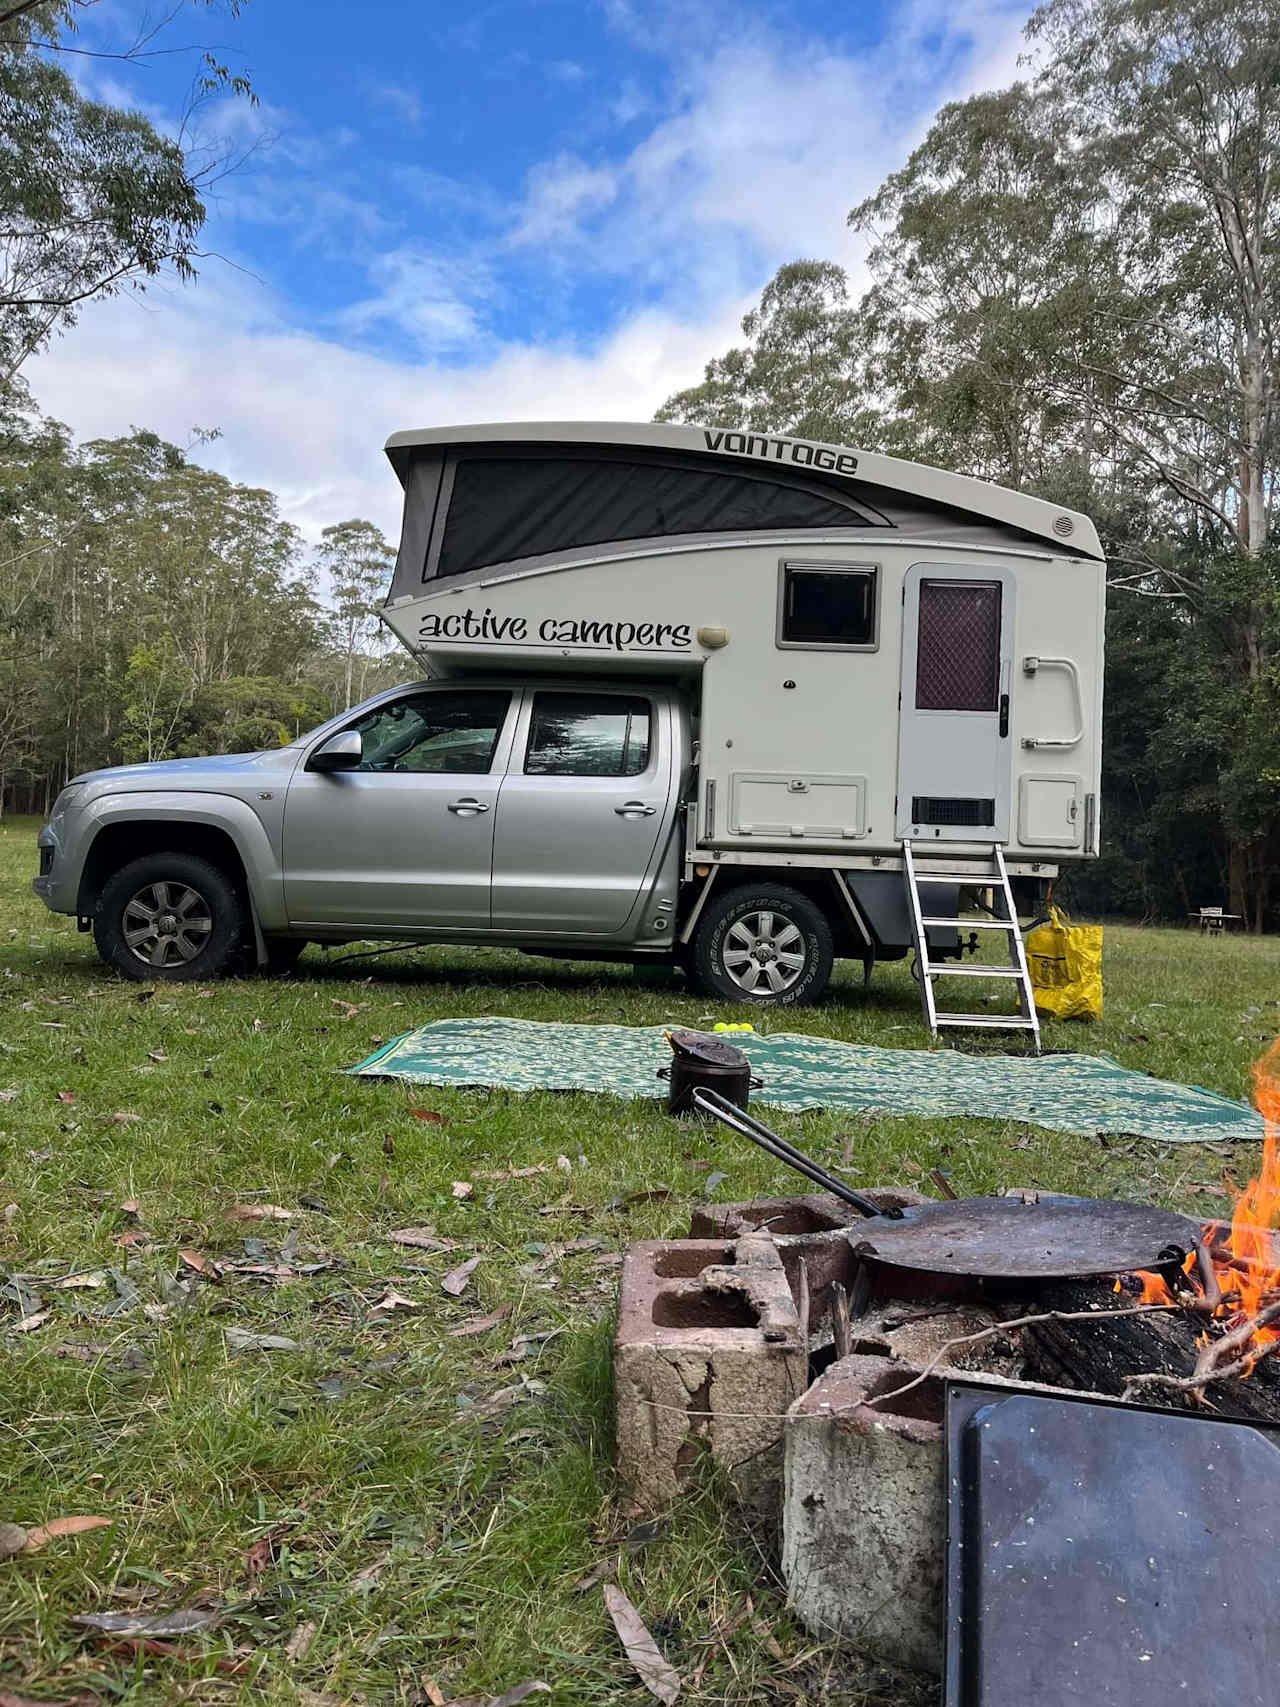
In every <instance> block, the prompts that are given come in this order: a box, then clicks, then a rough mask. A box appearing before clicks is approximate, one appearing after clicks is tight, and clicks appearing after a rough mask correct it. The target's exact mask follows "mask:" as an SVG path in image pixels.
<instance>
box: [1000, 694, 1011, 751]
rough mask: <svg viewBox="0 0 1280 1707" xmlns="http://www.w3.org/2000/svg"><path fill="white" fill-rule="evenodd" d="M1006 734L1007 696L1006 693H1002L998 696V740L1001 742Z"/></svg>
mask: <svg viewBox="0 0 1280 1707" xmlns="http://www.w3.org/2000/svg"><path fill="white" fill-rule="evenodd" d="M1008 733H1009V696H1008V694H1007V693H1002V694H1001V695H1000V739H1001V740H1002V741H1003V740H1004V738H1005V736H1006V735H1007V734H1008Z"/></svg>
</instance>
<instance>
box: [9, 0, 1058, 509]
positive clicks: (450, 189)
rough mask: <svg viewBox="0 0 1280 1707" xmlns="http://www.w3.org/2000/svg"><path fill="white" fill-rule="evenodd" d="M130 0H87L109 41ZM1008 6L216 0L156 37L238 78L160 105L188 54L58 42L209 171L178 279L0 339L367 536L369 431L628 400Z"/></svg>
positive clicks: (951, 91) (740, 297)
mask: <svg viewBox="0 0 1280 1707" xmlns="http://www.w3.org/2000/svg"><path fill="white" fill-rule="evenodd" d="M144 3H145V0H101V4H100V6H99V8H98V9H97V10H96V11H94V12H92V13H91V14H90V15H89V23H88V25H87V27H86V30H85V33H84V36H83V38H82V42H81V45H82V46H85V47H94V46H98V45H105V44H107V43H110V44H112V45H118V44H119V42H120V41H121V39H122V38H123V37H126V36H127V35H128V33H129V31H130V29H131V28H132V27H133V26H134V23H135V21H136V20H137V19H138V17H139V16H140V15H141V14H142V12H143V6H144ZM1026 12H1027V6H1026V5H1025V4H1023V3H1018V4H1010V3H1008V0H968V3H967V4H966V5H965V6H964V7H963V8H962V7H958V6H955V5H954V4H950V3H947V0H868V3H866V4H858V3H856V0H852V3H851V0H845V3H844V4H840V3H839V0H827V3H826V4H821V3H819V0H789V3H788V4H786V5H785V6H784V5H782V4H775V3H774V0H736V3H735V0H682V3H681V4H672V3H670V0H475V3H472V4H464V5H447V4H442V3H441V0H416V3H415V0H361V4H359V5H358V6H353V5H352V4H351V3H350V0H249V3H248V4H247V5H246V6H245V7H244V9H243V11H242V12H241V14H240V16H239V18H237V19H232V18H230V17H228V16H227V15H225V14H223V13H219V12H217V11H214V12H209V11H206V10H205V9H203V8H201V7H196V6H192V7H191V8H190V9H189V10H188V11H186V12H183V13H180V14H179V16H178V17H177V19H176V20H175V21H174V22H173V23H172V24H171V25H170V26H169V28H168V31H167V33H166V34H165V35H164V36H163V38H162V43H163V45H164V46H166V47H174V46H181V45H183V44H184V43H201V44H206V45H209V46H212V47H214V48H216V49H217V51H218V53H219V55H220V57H222V58H223V59H225V60H226V62H227V63H228V64H230V65H231V66H232V67H233V68H234V69H237V70H239V69H244V70H247V71H248V72H249V74H250V75H251V77H252V80H253V83H254V86H255V88H256V90H257V91H258V94H259V96H260V102H261V104H260V105H259V106H258V107H257V108H251V107H250V106H248V105H247V104H246V103H244V102H236V101H231V100H226V99H215V100H211V101H207V102H204V103H202V104H201V105H199V106H198V107H197V109H196V110H195V111H194V112H193V113H187V114H186V116H185V119H184V113H186V108H187V105H188V101H189V95H190V89H191V80H192V74H193V69H194V61H193V59H192V57H191V56H190V55H183V54H178V53H172V54H171V53H166V54H164V55H163V56H160V57H157V58H151V59H148V60H146V61H144V62H143V63H142V64H140V65H138V66H136V67H135V66H127V65H126V66H122V65H121V64H120V63H119V62H118V61H112V60H106V59H93V58H87V57H78V58H77V59H76V60H75V61H74V62H68V63H69V64H70V65H71V69H72V70H73V71H74V73H75V75H77V76H78V77H79V78H80V79H81V80H82V82H83V83H84V85H85V87H86V88H88V89H90V90H92V91H93V92H94V93H97V94H100V95H101V96H102V97H103V98H106V99H111V100H113V101H117V102H127V103H128V104H131V105H137V106H139V107H141V108H142V110H143V111H145V112H146V113H147V114H148V116H149V117H151V118H152V119H153V121H154V122H155V123H157V124H159V125H162V126H164V127H166V128H168V129H169V130H171V131H176V130H177V129H178V128H179V127H180V126H183V125H184V124H185V133H186V134H187V135H188V136H189V137H191V138H192V139H194V140H195V141H196V143H197V145H198V147H199V148H200V150H201V151H202V157H203V158H205V159H206V160H207V161H209V162H210V163H211V164H215V163H221V164H224V165H226V166H229V167H230V168H231V169H230V170H228V171H226V172H225V174H223V175H219V176H218V180H217V182H216V184H215V185H214V186H213V187H212V189H211V192H210V195H209V198H208V205H209V210H210V218H209V223H208V226H207V228H206V232H205V237H204V240H205V242H206V244H207V246H208V248H209V250H210V251H211V253H210V256H209V258H208V259H206V260H205V261H204V262H203V263H202V265H201V269H200V280H199V283H198V284H197V285H196V286H194V287H191V288H182V287H179V286H177V285H176V284H174V283H172V282H166V283H162V284H160V285H159V286H157V287H154V288H152V289H151V290H149V291H148V293H147V295H146V296H145V297H144V298H142V299H141V300H138V299H134V298H121V299H117V300H115V301H112V302H109V303H106V304H102V305H97V306H94V307H91V308H90V309H88V310H87V311H86V312H85V314H84V315H83V317H82V320H81V323H80V325H79V326H78V327H77V328H76V329H75V330H74V331H73V332H72V333H70V334H69V335H68V336H67V337H65V338H63V339H61V340H59V342H58V343H57V344H56V345H55V346H54V347H53V348H52V349H51V350H50V351H49V352H47V353H46V354H44V355H42V356H41V357H39V358H38V359H37V360H36V361H34V362H33V363H31V364H29V368H28V378H29V379H30V381H31V383H32V385H33V388H34V390H35V391H36V394H37V397H38V399H39V401H40V402H41V403H42V404H43V405H44V407H46V408H47V409H48V410H49V411H50V412H52V413H54V414H57V415H59V416H60V417H61V418H63V419H65V420H67V421H69V422H70V423H71V425H72V426H73V428H75V429H76V430H77V431H78V432H81V433H84V434H102V433H114V432H121V431H125V430H127V429H128V427H129V426H130V425H131V424H137V425H146V426H149V427H153V428H155V429H156V430H158V431H160V432H163V433H165V434H167V435H168V436H170V437H172V438H174V439H176V440H178V441H179V442H185V440H186V438H187V435H188V433H189V431H190V429H191V428H192V427H193V426H201V427H213V426H216V427H218V428H220V429H221V432H222V437H221V439H220V440H219V441H218V443H217V444H216V445H215V446H213V447H211V449H210V450H209V451H208V452H207V457H206V459H207V460H208V461H210V462H212V463H214V464H215V465H216V466H219V467H221V468H223V469H224V470H225V471H226V472H227V473H228V474H231V475H233V476H234V477H235V478H237V479H241V480H246V481H250V482H252V483H254V484H261V485H266V486H269V487H271V488H272V489H273V490H275V491H276V492H278V493H279V494H280V497H281V502H282V506H283V508H284V511H285V513H286V514H287V515H288V516H289V517H290V519H291V520H294V521H296V522H297V523H298V525H299V526H300V527H302V528H303V529H304V531H305V532H306V533H308V534H309V535H314V534H315V533H316V532H317V531H318V529H319V528H320V527H323V526H325V525H326V524H327V523H329V522H333V521H338V520H341V519H343V518H344V517H346V516H349V515H352V514H362V515H368V516H371V517H372V518H373V519H374V520H376V521H378V522H379V523H380V524H381V525H382V526H384V527H385V528H386V529H387V531H388V532H389V533H394V529H395V526H396V517H397V503H396V500H397V495H398V489H397V487H396V485H395V482H394V479H393V477H392V476H391V475H390V473H389V470H388V468H387V465H386V463H385V461H384V460H383V458H382V455H381V444H382V441H383V440H384V439H385V437H386V435H387V434H388V433H389V432H392V431H394V430H396V429H397V428H401V427H406V426H416V425H429V424H430V425H434V424H440V423H446V422H449V421H464V420H486V419H504V418H523V419H532V418H553V419H557V418H565V417H580V418H596V419H646V418H648V417H649V416H650V415H651V414H652V412H653V410H654V409H655V408H656V407H657V406H658V404H659V403H660V402H661V401H662V399H663V398H664V397H665V396H666V395H667V394H668V393H669V392H670V391H672V390H674V389H676V388H677V387H679V386H681V385H685V384H689V383H693V382H694V381H696V380H697V379H698V377H699V376H700V373H701V368H702V364H703V363H704V362H705V360H706V359H707V358H708V357H709V356H711V355H712V354H714V353H716V352H717V351H718V350H720V349H722V348H723V347H724V346H725V345H726V344H727V343H728V342H729V341H731V340H732V338H733V337H734V335H735V333H736V330H737V323H738V321H739V320H740V318H741V315H742V313H743V312H744V311H745V309H746V308H747V307H748V306H750V303H751V301H752V299H753V298H754V297H755V296H756V295H757V294H758V292H759V290H760V288H761V287H762V286H763V285H764V284H765V283H766V282H767V280H768V279H769V277H770V276H771V274H772V273H773V271H774V270H775V268H776V267H777V266H778V265H779V264H780V263H781V262H783V261H785V260H788V259H792V258H794V257H795V256H797V255H812V256H823V257H830V258H834V259H838V260H841V261H843V262H845V263H846V264H847V265H848V266H849V267H850V268H851V270H852V271H853V273H854V274H855V277H856V275H857V271H858V268H859V265H860V260H861V249H860V240H857V239H854V238H851V236H850V234H849V233H848V232H847V231H846V229H845V224H844V216H845V214H846V212H847V210H848V209H849V207H850V206H852V205H853V204H854V203H855V202H856V201H858V200H860V199H861V198H862V197H863V196H865V195H867V194H868V193H870V191H872V190H873V189H874V188H875V187H876V185H877V184H878V183H879V182H880V181H881V180H882V179H883V177H884V176H885V174H886V173H887V172H889V171H892V170H893V169H894V168H895V167H896V166H897V165H899V164H900V163H901V162H902V160H903V159H904V158H905V156H906V153H907V152H908V151H909V149H910V148H911V146H912V145H913V143H914V142H915V141H916V140H918V138H919V136H920V135H921V134H922V133H923V131H924V129H925V128H926V127H927V124H928V121H929V118H930V116H931V115H932V113H933V112H934V111H935V110H936V108H937V107H938V105H940V104H941V102H942V101H944V100H947V99H952V98H955V97H958V96H963V95H965V94H968V93H971V92H972V91H974V90H975V89H979V88H989V87H993V86H997V85H999V84H1001V83H1004V82H1007V81H1008V80H1009V79H1010V78H1011V77H1012V76H1013V75H1014V74H1015V70H1016V60H1017V54H1018V51H1019V46H1020V39H1019V31H1020V27H1021V24H1022V22H1023V20H1024V18H1025V16H1026Z"/></svg>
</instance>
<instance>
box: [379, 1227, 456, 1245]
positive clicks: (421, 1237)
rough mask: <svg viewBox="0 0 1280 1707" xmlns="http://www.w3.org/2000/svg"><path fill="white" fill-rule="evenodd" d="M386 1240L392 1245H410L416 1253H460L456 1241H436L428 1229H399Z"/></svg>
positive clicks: (432, 1232)
mask: <svg viewBox="0 0 1280 1707" xmlns="http://www.w3.org/2000/svg"><path fill="white" fill-rule="evenodd" d="M387 1238H388V1239H390V1241H391V1243H392V1244H393V1245H410V1246H412V1248H413V1249H414V1250H416V1251H460V1250H461V1249H462V1246H461V1244H459V1242H458V1240H457V1239H437V1238H436V1236H435V1233H434V1231H433V1230H432V1229H431V1228H430V1227H401V1228H400V1229H399V1230H398V1231H397V1232H395V1233H388V1234H387Z"/></svg>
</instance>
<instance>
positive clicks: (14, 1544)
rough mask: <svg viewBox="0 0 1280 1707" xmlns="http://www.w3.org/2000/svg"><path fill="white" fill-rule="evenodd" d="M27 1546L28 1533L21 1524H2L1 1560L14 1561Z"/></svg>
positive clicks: (0, 1540)
mask: <svg viewBox="0 0 1280 1707" xmlns="http://www.w3.org/2000/svg"><path fill="white" fill-rule="evenodd" d="M26 1544H27V1532H26V1530H25V1529H24V1528H23V1527H22V1525H21V1524H20V1523H0V1559H12V1558H13V1556H14V1554H15V1553H21V1552H22V1550H23V1548H24V1547H25V1546H26Z"/></svg>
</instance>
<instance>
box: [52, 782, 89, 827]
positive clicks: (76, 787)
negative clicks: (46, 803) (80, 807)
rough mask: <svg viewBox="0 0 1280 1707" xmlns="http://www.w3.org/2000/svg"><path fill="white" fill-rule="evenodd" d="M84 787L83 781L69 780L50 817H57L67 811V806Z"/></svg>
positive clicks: (55, 802) (54, 804)
mask: <svg viewBox="0 0 1280 1707" xmlns="http://www.w3.org/2000/svg"><path fill="white" fill-rule="evenodd" d="M83 787H84V784H83V783H82V782H69V783H68V784H67V786H66V787H65V788H64V789H63V791H62V793H61V794H60V795H59V796H58V798H57V799H56V800H55V801H54V803H53V811H52V812H51V813H50V814H49V816H50V818H57V817H59V816H60V815H61V814H62V813H63V812H65V811H66V809H67V807H68V806H70V804H71V802H72V799H73V798H74V797H75V796H76V795H77V794H79V792H80V790H81V789H82V788H83Z"/></svg>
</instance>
